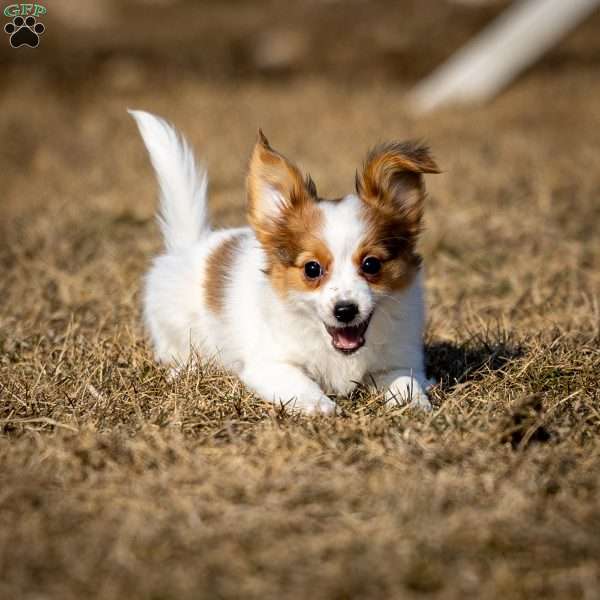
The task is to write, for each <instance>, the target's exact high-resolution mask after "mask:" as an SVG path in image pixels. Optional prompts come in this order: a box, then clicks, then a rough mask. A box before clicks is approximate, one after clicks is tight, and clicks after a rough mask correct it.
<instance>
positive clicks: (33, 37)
mask: <svg viewBox="0 0 600 600" xmlns="http://www.w3.org/2000/svg"><path fill="white" fill-rule="evenodd" d="M45 29H46V28H45V27H44V26H43V25H42V24H41V23H37V22H36V18H35V17H32V16H29V17H27V18H26V19H23V17H15V18H14V19H13V20H12V23H7V24H6V25H5V26H4V31H5V32H6V33H8V34H9V35H10V45H11V46H12V47H13V48H18V47H19V46H29V47H30V48H36V47H37V45H38V44H39V43H40V35H42V33H44V31H45Z"/></svg>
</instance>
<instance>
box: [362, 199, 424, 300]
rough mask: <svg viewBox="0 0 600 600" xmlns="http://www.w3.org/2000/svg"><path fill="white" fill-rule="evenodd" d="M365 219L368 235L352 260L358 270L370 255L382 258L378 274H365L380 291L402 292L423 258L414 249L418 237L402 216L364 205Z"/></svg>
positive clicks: (370, 282)
mask: <svg viewBox="0 0 600 600" xmlns="http://www.w3.org/2000/svg"><path fill="white" fill-rule="evenodd" d="M362 218H363V219H364V220H365V223H367V234H366V236H365V237H364V238H363V240H362V241H361V244H360V245H359V247H358V248H357V250H356V252H355V253H354V255H353V257H352V259H353V261H354V263H355V264H356V267H357V269H358V270H359V272H360V270H361V265H362V262H363V260H364V259H365V258H367V257H368V256H374V257H375V258H377V259H379V260H380V261H381V270H380V271H379V273H377V274H375V275H368V274H366V273H363V274H362V275H363V277H364V278H365V279H366V280H367V281H368V282H369V284H370V285H371V287H373V288H374V289H376V290H380V291H386V290H387V291H394V292H396V291H400V290H402V289H404V288H406V287H407V286H408V285H410V283H411V282H412V281H413V279H414V277H415V275H416V273H417V271H418V269H419V266H420V265H421V257H420V256H419V255H418V254H417V253H416V251H415V244H416V237H415V236H413V235H412V232H411V230H410V229H409V228H407V227H406V223H405V222H404V220H403V219H401V218H394V217H393V215H390V214H386V213H385V212H383V211H380V210H378V209H375V208H372V207H370V206H368V205H365V206H363V210H362Z"/></svg>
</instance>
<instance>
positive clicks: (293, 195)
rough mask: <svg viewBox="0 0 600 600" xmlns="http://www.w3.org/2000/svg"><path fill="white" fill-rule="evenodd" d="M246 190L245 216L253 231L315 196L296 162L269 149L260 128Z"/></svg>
mask: <svg viewBox="0 0 600 600" xmlns="http://www.w3.org/2000/svg"><path fill="white" fill-rule="evenodd" d="M247 191H248V219H249V221H250V224H251V225H252V226H253V227H254V228H255V229H256V230H263V229H265V228H268V227H269V226H270V225H271V224H273V223H276V222H277V221H278V220H279V218H280V217H281V216H282V215H283V214H284V213H285V211H286V210H288V209H290V208H293V207H297V206H298V205H299V204H301V203H303V202H310V201H312V200H314V199H316V196H317V190H316V187H315V184H314V182H313V180H312V179H311V178H310V177H307V178H306V179H304V178H303V176H302V173H301V172H300V170H299V169H298V167H296V165H294V164H293V163H292V162H290V161H289V160H288V159H287V158H286V157H285V156H283V154H280V153H279V152H277V151H276V150H274V149H273V148H271V146H270V144H269V141H268V140H267V138H266V137H265V134H264V133H263V132H262V131H261V130H260V129H259V130H258V139H257V141H256V144H255V145H254V150H253V151H252V157H251V158H250V167H249V170H248V178H247Z"/></svg>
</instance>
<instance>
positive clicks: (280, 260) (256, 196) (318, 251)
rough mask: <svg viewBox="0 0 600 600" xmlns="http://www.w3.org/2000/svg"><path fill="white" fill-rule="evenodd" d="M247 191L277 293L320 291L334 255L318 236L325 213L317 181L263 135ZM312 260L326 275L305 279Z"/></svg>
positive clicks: (252, 161)
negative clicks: (319, 203)
mask: <svg viewBox="0 0 600 600" xmlns="http://www.w3.org/2000/svg"><path fill="white" fill-rule="evenodd" d="M247 188H248V221H249V222H250V225H251V226H252V228H253V229H254V231H255V233H256V237H257V238H258V240H259V242H260V243H261V245H262V247H263V248H264V249H265V251H266V254H267V260H268V265H267V269H266V273H267V275H268V276H269V277H270V279H271V283H272V285H273V287H274V289H276V290H277V291H278V292H279V293H281V294H282V295H285V294H286V293H287V292H288V291H289V290H291V289H295V290H300V291H307V290H314V289H317V288H318V287H319V286H320V285H321V284H322V283H323V281H325V279H326V277H327V271H328V269H329V268H330V265H331V261H332V257H331V254H330V253H329V250H328V249H327V247H326V246H325V244H324V243H323V241H322V240H321V239H320V238H319V232H320V229H321V226H322V222H323V214H322V212H321V209H320V208H319V207H318V205H317V189H316V186H315V183H314V182H313V180H312V179H311V178H310V177H307V178H304V177H303V176H302V174H301V172H300V170H299V169H298V167H296V166H295V165H294V164H293V163H291V162H290V161H289V160H288V159H287V158H285V157H284V156H283V155H282V154H280V153H279V152H277V151H276V150H273V148H271V146H270V145H269V142H268V141H267V139H266V137H265V136H264V134H263V133H262V131H259V138H258V141H257V142H256V145H255V147H254V151H253V153H252V158H251V159H250V168H249V173H248V181H247ZM311 260H315V261H317V262H318V263H319V264H320V265H321V267H322V269H323V272H324V275H323V277H321V278H319V279H309V278H308V277H306V275H305V274H304V265H305V264H306V263H307V262H309V261H311Z"/></svg>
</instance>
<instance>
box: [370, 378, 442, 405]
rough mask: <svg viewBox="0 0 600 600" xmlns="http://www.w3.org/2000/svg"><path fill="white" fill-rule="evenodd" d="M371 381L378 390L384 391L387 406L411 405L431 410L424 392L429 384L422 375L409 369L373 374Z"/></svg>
mask: <svg viewBox="0 0 600 600" xmlns="http://www.w3.org/2000/svg"><path fill="white" fill-rule="evenodd" d="M373 380H374V383H375V386H376V388H377V389H378V390H381V391H383V390H385V401H386V404H387V405H388V406H390V405H391V406H393V405H395V404H411V405H412V406H416V407H418V408H422V409H423V410H427V411H429V410H431V402H429V398H428V397H427V392H426V391H425V390H426V389H427V388H428V387H429V386H430V385H431V382H430V381H429V380H428V379H427V378H426V377H425V375H424V373H422V372H419V371H413V370H411V369H395V370H393V371H386V372H385V373H376V374H373Z"/></svg>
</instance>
